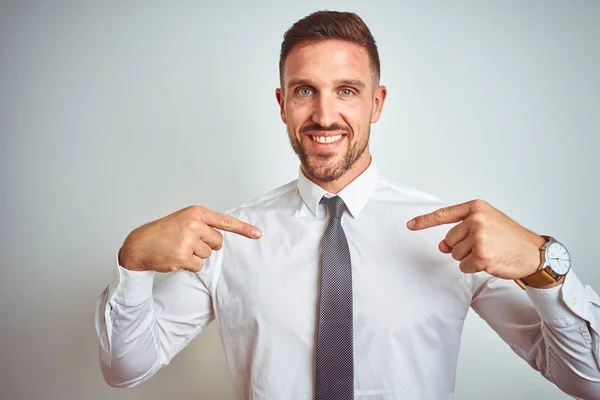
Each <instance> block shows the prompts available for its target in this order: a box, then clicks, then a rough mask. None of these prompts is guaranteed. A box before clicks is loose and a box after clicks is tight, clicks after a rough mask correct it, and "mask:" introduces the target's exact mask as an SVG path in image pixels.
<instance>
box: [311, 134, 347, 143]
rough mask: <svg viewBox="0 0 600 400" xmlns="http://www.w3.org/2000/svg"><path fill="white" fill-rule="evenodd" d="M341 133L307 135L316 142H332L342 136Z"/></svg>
mask: <svg viewBox="0 0 600 400" xmlns="http://www.w3.org/2000/svg"><path fill="white" fill-rule="evenodd" d="M342 136H343V135H333V136H316V135H309V137H310V138H311V139H312V140H313V141H314V142H317V143H333V142H337V141H338V140H340V139H341V138H342Z"/></svg>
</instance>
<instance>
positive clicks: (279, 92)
mask: <svg viewBox="0 0 600 400" xmlns="http://www.w3.org/2000/svg"><path fill="white" fill-rule="evenodd" d="M275 97H276V98H277V103H279V115H281V120H282V121H283V123H284V124H286V125H287V118H286V117H285V113H284V112H283V101H284V97H285V96H284V93H283V92H282V90H281V89H280V88H277V89H275Z"/></svg>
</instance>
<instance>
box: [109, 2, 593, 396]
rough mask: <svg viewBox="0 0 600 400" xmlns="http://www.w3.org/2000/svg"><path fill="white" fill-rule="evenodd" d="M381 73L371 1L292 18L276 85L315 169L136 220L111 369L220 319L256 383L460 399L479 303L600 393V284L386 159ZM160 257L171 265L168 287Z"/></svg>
mask: <svg viewBox="0 0 600 400" xmlns="http://www.w3.org/2000/svg"><path fill="white" fill-rule="evenodd" d="M379 75H380V65H379V56H378V53H377V47H376V45H375V41H374V39H373V37H372V35H371V33H370V31H369V29H368V28H367V26H366V25H365V24H364V22H363V21H362V20H361V19H360V18H359V17H358V16H357V15H355V14H352V13H336V12H317V13H314V14H312V15H310V16H308V17H306V18H304V19H302V20H300V21H298V22H297V23H295V24H294V25H293V26H292V27H291V28H290V30H289V31H288V32H286V34H285V36H284V41H283V44H282V48H281V58H280V80H281V88H280V89H277V90H276V97H277V101H278V103H279V106H280V113H281V118H282V120H283V122H284V124H286V125H287V131H288V135H289V138H290V141H291V144H292V146H293V148H294V150H295V152H296V153H297V154H298V156H299V158H300V163H301V168H300V172H299V177H298V180H296V181H293V182H290V183H288V184H287V185H284V186H282V187H280V188H278V189H275V190H274V191H272V192H270V193H267V194H265V195H264V196H262V197H260V198H258V199H256V200H253V201H251V202H248V203H246V204H244V205H242V206H241V207H239V208H237V209H234V210H231V211H228V212H227V213H226V214H219V213H216V212H213V211H211V210H207V209H205V208H202V207H198V206H192V207H188V208H186V209H183V210H179V211H177V212H175V213H173V214H171V215H168V216H166V217H164V218H162V219H159V220H157V221H154V222H151V223H149V224H146V225H144V226H142V227H139V228H137V229H135V230H134V231H133V232H131V234H130V235H129V236H128V237H127V238H126V240H125V242H124V244H123V246H122V248H121V249H120V251H119V256H118V262H119V266H118V267H117V279H116V280H115V282H114V283H113V284H112V285H111V286H109V287H108V288H107V290H106V291H105V292H103V294H102V296H101V298H100V301H99V307H98V310H97V333H98V337H99V340H100V344H101V366H102V371H103V375H104V377H105V379H106V380H107V382H108V383H109V384H111V385H113V386H119V387H127V386H133V385H137V384H139V383H141V382H143V381H145V380H147V379H149V378H150V377H151V376H152V375H153V374H154V373H155V372H156V371H157V370H158V369H159V368H161V367H162V366H164V365H166V364H168V363H169V361H170V360H171V359H172V358H173V357H174V356H175V355H176V354H177V353H178V352H179V351H181V350H182V349H183V348H184V347H185V346H186V345H187V344H188V343H189V342H190V341H191V340H192V339H193V338H194V337H196V336H197V335H198V334H199V333H200V332H201V331H202V330H203V329H204V327H206V326H207V325H208V324H209V323H210V322H211V321H212V320H213V319H215V320H216V321H217V323H218V325H219V329H220V334H221V338H222V341H223V345H224V349H225V353H226V356H227V359H228V362H229V366H230V371H231V375H232V378H233V384H234V389H235V393H236V396H237V397H238V398H240V399H249V398H253V399H310V398H316V399H351V398H361V399H362V398H377V399H419V400H421V399H447V398H451V397H452V395H453V392H454V379H455V373H456V364H457V357H458V348H459V344H460V335H461V331H462V326H463V321H464V318H465V316H466V314H467V311H468V309H469V307H472V308H473V309H474V310H475V311H476V312H477V313H479V315H480V316H481V317H482V318H484V319H485V320H486V321H487V322H488V324H489V325H490V326H491V327H492V328H493V329H494V330H495V331H496V332H497V333H498V334H499V335H500V336H501V337H502V338H503V339H504V340H505V341H506V342H507V343H508V344H509V345H510V346H511V348H512V349H513V350H514V351H515V352H516V353H517V354H518V355H519V356H520V357H522V358H523V359H525V360H526V361H527V362H528V363H529V364H530V365H531V366H532V367H533V368H535V369H536V370H538V371H540V373H541V374H542V375H543V376H544V377H545V378H547V379H549V380H551V381H552V382H554V383H555V384H556V385H558V386H559V387H560V388H561V389H562V390H564V391H565V392H567V393H569V394H571V395H572V396H576V397H579V398H585V399H593V398H596V399H597V398H600V370H599V368H600V335H599V332H600V330H599V329H600V298H599V297H598V295H597V294H596V293H595V292H594V291H593V290H592V289H591V288H589V287H584V286H583V284H582V283H581V282H580V281H579V280H578V279H577V277H576V276H575V274H574V273H573V271H571V270H570V257H569V254H568V251H567V250H566V248H565V247H564V246H563V245H562V244H560V243H559V242H558V241H555V240H554V239H552V238H550V237H544V236H540V235H538V234H536V233H534V232H532V231H530V230H528V229H525V228H524V227H522V226H520V225H519V224H517V223H516V222H514V221H513V220H511V219H510V218H509V217H508V216H506V215H505V214H503V213H501V212H500V211H499V210H497V209H495V208H494V207H492V206H491V205H489V204H488V203H486V202H484V201H480V200H475V201H471V202H467V203H464V204H459V205H455V206H449V207H444V206H443V204H442V203H441V202H440V201H439V200H438V199H436V198H435V197H433V196H431V195H428V194H425V193H422V192H419V191H417V190H414V189H411V188H407V187H403V186H400V185H397V184H394V183H391V182H389V181H387V180H385V179H382V178H381V177H380V176H379V174H378V172H377V169H376V166H375V164H374V162H373V160H372V159H371V155H370V152H369V131H370V125H371V124H372V123H375V122H377V120H378V119H379V117H380V115H381V112H382V109H383V105H384V102H385V98H386V88H385V87H384V86H381V85H380V84H379ZM413 217H415V218H413ZM405 221H409V222H407V223H406V224H405ZM445 224H455V225H454V226H453V227H452V228H451V229H449V230H448V228H447V227H445V226H444V225H445ZM440 239H442V240H441V242H440ZM436 245H437V246H438V248H439V251H436V250H435V246H436ZM156 271H158V272H171V273H170V274H169V275H168V277H167V278H166V279H165V280H164V281H162V282H161V283H160V284H159V285H158V286H157V287H156V288H155V289H154V290H153V288H152V286H153V278H154V273H155V272H156ZM520 286H521V287H520ZM523 289H525V290H523Z"/></svg>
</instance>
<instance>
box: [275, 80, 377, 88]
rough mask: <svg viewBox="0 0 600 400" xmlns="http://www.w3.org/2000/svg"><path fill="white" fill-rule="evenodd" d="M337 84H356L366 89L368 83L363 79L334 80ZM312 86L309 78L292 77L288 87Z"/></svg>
mask: <svg viewBox="0 0 600 400" xmlns="http://www.w3.org/2000/svg"><path fill="white" fill-rule="evenodd" d="M334 83H335V85H336V86H355V87H358V88H360V89H364V88H365V87H367V85H366V84H365V83H364V82H363V81H361V80H360V79H339V80H337V81H335V82H334ZM302 85H307V86H312V83H311V82H310V80H308V79H292V80H291V81H289V82H288V84H287V87H288V88H290V87H292V86H302Z"/></svg>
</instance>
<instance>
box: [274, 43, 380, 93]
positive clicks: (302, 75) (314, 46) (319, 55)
mask: <svg viewBox="0 0 600 400" xmlns="http://www.w3.org/2000/svg"><path fill="white" fill-rule="evenodd" d="M370 76H371V68H370V64H369V55H368V54H367V52H366V50H365V49H363V48H362V47H361V46H359V45H358V44H356V43H352V42H347V41H344V40H324V41H320V42H316V43H311V44H301V45H298V46H295V47H294V48H293V49H292V50H291V51H290V52H289V54H288V56H287V58H286V60H285V63H284V73H283V84H284V85H286V84H287V82H289V81H290V80H292V79H307V80H311V81H314V82H321V83H327V82H332V81H339V80H344V79H360V80H363V81H364V82H367V81H369V80H370V79H369V77H370Z"/></svg>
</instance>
